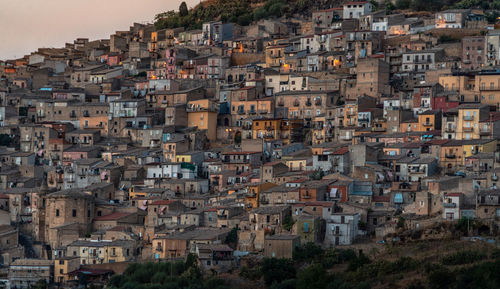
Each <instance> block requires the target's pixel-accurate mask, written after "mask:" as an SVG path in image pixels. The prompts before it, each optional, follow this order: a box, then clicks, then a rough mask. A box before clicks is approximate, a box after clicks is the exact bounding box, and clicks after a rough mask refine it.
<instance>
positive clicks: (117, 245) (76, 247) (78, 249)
mask: <svg viewBox="0 0 500 289" xmlns="http://www.w3.org/2000/svg"><path fill="white" fill-rule="evenodd" d="M67 251H68V254H73V255H74V256H78V257H79V259H80V264H81V265H87V264H104V263H114V262H126V261H131V260H132V259H133V258H134V253H135V241H134V240H115V241H111V242H110V241H97V242H94V241H87V240H78V241H75V242H73V243H71V244H69V245H68V247H67Z"/></svg>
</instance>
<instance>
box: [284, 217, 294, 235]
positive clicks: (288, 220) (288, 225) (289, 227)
mask: <svg viewBox="0 0 500 289" xmlns="http://www.w3.org/2000/svg"><path fill="white" fill-rule="evenodd" d="M293 224H295V222H294V221H293V219H292V217H291V216H290V215H287V216H286V217H285V219H283V229H285V230H287V231H290V230H292V227H293Z"/></svg>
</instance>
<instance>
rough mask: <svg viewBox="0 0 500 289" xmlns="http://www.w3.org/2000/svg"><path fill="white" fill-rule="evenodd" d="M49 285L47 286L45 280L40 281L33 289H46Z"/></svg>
mask: <svg viewBox="0 0 500 289" xmlns="http://www.w3.org/2000/svg"><path fill="white" fill-rule="evenodd" d="M47 285H48V284H47V281H45V279H40V280H38V282H36V284H35V287H33V288H35V289H45V288H47V287H48V286H47Z"/></svg>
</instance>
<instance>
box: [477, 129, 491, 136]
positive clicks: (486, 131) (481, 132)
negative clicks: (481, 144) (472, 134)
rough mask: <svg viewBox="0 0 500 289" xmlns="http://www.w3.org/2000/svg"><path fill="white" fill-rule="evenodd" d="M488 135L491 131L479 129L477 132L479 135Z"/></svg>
mask: <svg viewBox="0 0 500 289" xmlns="http://www.w3.org/2000/svg"><path fill="white" fill-rule="evenodd" d="M490 133H491V131H490V130H489V129H481V130H480V131H479V134H480V135H489V134H490Z"/></svg>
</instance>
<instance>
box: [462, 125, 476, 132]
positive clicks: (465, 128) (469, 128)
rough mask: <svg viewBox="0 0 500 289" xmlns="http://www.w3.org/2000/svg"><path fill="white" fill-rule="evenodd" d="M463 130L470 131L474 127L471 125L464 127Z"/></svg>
mask: <svg viewBox="0 0 500 289" xmlns="http://www.w3.org/2000/svg"><path fill="white" fill-rule="evenodd" d="M463 131H465V132H471V131H474V128H473V127H472V126H471V127H464V128H463Z"/></svg>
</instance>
